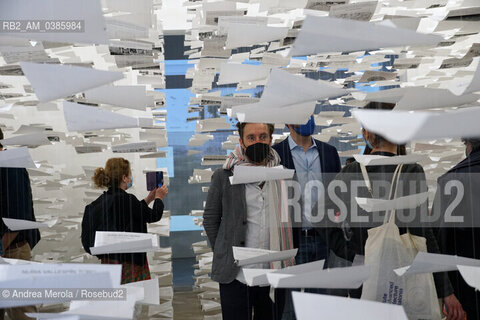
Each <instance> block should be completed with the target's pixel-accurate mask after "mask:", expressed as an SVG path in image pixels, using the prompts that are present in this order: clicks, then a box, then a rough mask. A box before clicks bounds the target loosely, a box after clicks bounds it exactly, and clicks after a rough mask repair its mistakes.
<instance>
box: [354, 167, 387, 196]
mask: <svg viewBox="0 0 480 320" xmlns="http://www.w3.org/2000/svg"><path fill="white" fill-rule="evenodd" d="M360 169H361V170H362V176H363V180H364V181H365V184H366V185H367V189H368V192H370V195H371V196H372V198H373V192H372V184H371V182H370V178H369V177H368V172H367V167H365V165H364V164H363V163H360ZM390 192H391V190H390Z"/></svg>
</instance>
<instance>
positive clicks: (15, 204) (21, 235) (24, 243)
mask: <svg viewBox="0 0 480 320" xmlns="http://www.w3.org/2000/svg"><path fill="white" fill-rule="evenodd" d="M1 139H3V132H2V130H1V129H0V140H1ZM2 151H3V146H2V145H1V144H0V152H2ZM0 199H1V201H0V213H1V218H11V219H21V220H31V221H35V215H34V213H33V200H32V188H31V186H30V177H29V175H28V172H27V170H26V169H25V168H0ZM0 238H1V243H2V246H1V247H3V249H4V250H3V251H4V253H3V255H2V257H4V258H11V259H21V260H30V259H31V249H33V247H34V246H35V245H36V244H37V243H38V242H39V241H40V232H39V231H38V229H30V230H23V231H16V232H14V231H11V230H9V229H8V227H7V226H6V225H5V224H4V223H3V220H2V219H0ZM5 311H6V312H7V314H8V316H9V317H10V318H11V319H33V318H30V317H27V316H26V313H29V312H37V308H36V307H35V306H25V307H18V308H8V309H0V319H4V316H5Z"/></svg>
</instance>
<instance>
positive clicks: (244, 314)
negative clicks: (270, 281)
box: [220, 280, 285, 320]
mask: <svg viewBox="0 0 480 320" xmlns="http://www.w3.org/2000/svg"><path fill="white" fill-rule="evenodd" d="M269 295H270V287H248V286H247V285H245V284H243V283H241V282H240V281H238V280H234V281H232V282H230V283H227V284H222V283H220V303H221V304H222V317H223V319H224V320H252V319H254V320H277V319H278V320H279V319H281V318H282V313H283V305H284V300H285V291H284V290H275V303H273V302H272V300H271V299H270V296H269ZM252 311H253V317H252Z"/></svg>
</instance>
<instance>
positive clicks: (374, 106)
mask: <svg viewBox="0 0 480 320" xmlns="http://www.w3.org/2000/svg"><path fill="white" fill-rule="evenodd" d="M363 108H364V109H370V110H392V109H393V108H395V104H394V103H388V102H376V101H370V102H369V103H368V104H367V105H366V106H365V107H363ZM383 141H387V142H390V141H388V140H387V139H385V138H384V137H382V136H381V135H379V134H376V133H375V140H374V141H373V144H374V145H379V144H381V143H382V142H383ZM371 152H372V149H370V148H369V147H368V146H365V151H364V152H363V154H370V153H371ZM406 154H407V149H406V148H405V145H404V144H398V145H397V155H399V156H404V155H406Z"/></svg>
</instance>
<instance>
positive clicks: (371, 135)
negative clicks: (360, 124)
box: [362, 129, 375, 143]
mask: <svg viewBox="0 0 480 320" xmlns="http://www.w3.org/2000/svg"><path fill="white" fill-rule="evenodd" d="M362 134H363V137H364V138H365V140H367V141H368V142H370V143H372V141H374V140H375V134H374V133H371V132H369V131H367V130H365V129H362Z"/></svg>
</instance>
